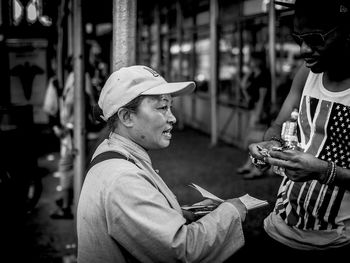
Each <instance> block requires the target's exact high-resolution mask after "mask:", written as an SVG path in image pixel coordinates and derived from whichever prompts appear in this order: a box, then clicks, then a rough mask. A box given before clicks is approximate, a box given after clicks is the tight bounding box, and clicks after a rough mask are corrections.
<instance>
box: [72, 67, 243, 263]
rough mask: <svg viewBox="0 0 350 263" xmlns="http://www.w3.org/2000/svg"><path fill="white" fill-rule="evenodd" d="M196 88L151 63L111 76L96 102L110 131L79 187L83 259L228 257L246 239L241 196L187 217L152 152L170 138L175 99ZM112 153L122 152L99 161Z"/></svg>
mask: <svg viewBox="0 0 350 263" xmlns="http://www.w3.org/2000/svg"><path fill="white" fill-rule="evenodd" d="M194 88H195V84H194V82H176V83H168V82H167V81H165V80H164V79H163V78H162V77H161V76H160V75H159V74H158V73H157V72H155V71H154V70H152V69H150V68H148V67H145V66H131V67H124V68H121V69H120V70H118V71H116V72H114V73H112V74H111V76H110V77H109V78H108V80H107V81H106V83H105V85H104V87H103V89H102V91H101V94H100V98H99V102H98V104H99V106H100V108H101V110H102V112H101V115H102V116H101V117H102V118H103V119H104V120H105V121H106V122H107V124H108V126H109V128H110V131H111V132H110V134H109V137H108V139H106V140H104V141H103V142H102V143H101V144H100V145H99V146H98V148H97V149H96V151H95V153H94V155H93V161H92V163H91V164H90V169H89V170H88V173H87V176H86V178H85V181H84V185H83V188H82V191H81V195H80V200H79V204H78V211H77V232H78V262H84V263H88V262H118V263H122V262H199V261H200V262H223V261H224V260H226V259H227V258H228V257H229V256H231V255H232V254H233V253H234V252H236V251H237V250H238V249H239V248H241V247H242V246H243V245H244V235H243V230H242V222H243V221H244V219H245V216H246V208H245V206H244V205H243V204H242V203H241V202H240V201H239V200H238V199H229V200H227V201H225V202H223V203H222V204H220V205H219V206H218V207H217V208H216V209H215V210H213V211H212V212H210V213H208V214H207V215H205V216H203V217H201V218H200V219H198V220H195V221H191V222H189V220H188V219H189V218H185V214H184V213H183V211H182V209H181V207H180V205H179V203H178V201H177V199H176V197H175V196H174V194H173V193H172V191H171V190H170V189H169V188H168V187H167V185H166V184H165V182H164V181H163V180H162V178H161V176H160V175H159V174H158V173H157V171H155V170H154V168H153V167H152V162H151V160H150V157H149V155H148V153H147V152H148V150H154V149H162V148H165V147H167V146H168V145H169V144H170V140H171V137H172V134H171V130H172V128H173V125H174V124H175V122H176V118H175V117H174V115H173V114H172V112H171V104H172V97H174V96H180V95H184V94H188V93H190V92H192V91H193V90H194ZM111 152H112V154H116V152H117V153H119V157H114V158H113V157H110V158H108V157H107V158H105V157H104V159H103V157H102V159H101V156H103V155H105V156H106V154H111ZM99 158H100V160H98V159H99ZM111 158H112V159H111Z"/></svg>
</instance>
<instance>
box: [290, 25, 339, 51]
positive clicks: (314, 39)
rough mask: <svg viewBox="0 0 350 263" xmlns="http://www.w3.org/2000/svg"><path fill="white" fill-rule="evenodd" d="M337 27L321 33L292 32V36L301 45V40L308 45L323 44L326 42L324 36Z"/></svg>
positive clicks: (316, 45) (317, 45)
mask: <svg viewBox="0 0 350 263" xmlns="http://www.w3.org/2000/svg"><path fill="white" fill-rule="evenodd" d="M337 28H338V27H335V28H333V29H331V30H329V31H328V32H326V33H324V34H322V33H306V34H296V33H292V37H293V38H294V41H295V42H296V43H297V44H298V45H299V46H301V45H302V44H303V42H305V43H306V44H307V45H308V46H310V47H319V46H324V44H325V43H326V38H327V36H328V35H329V34H331V33H332V32H334V31H335V30H336V29H337Z"/></svg>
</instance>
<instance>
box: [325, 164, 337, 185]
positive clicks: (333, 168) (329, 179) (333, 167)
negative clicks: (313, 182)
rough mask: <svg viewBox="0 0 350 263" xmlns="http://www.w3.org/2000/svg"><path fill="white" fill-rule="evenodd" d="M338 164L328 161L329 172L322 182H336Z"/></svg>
mask: <svg viewBox="0 0 350 263" xmlns="http://www.w3.org/2000/svg"><path fill="white" fill-rule="evenodd" d="M336 167H337V166H336V165H335V163H334V162H331V161H330V162H328V166H327V172H326V176H325V178H324V180H323V181H322V184H327V185H330V184H332V183H333V182H334V178H335V176H336V175H337V168H336Z"/></svg>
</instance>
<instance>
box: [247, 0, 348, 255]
mask: <svg viewBox="0 0 350 263" xmlns="http://www.w3.org/2000/svg"><path fill="white" fill-rule="evenodd" d="M294 9H295V15H294V33H293V37H294V39H295V41H296V42H297V43H298V44H299V45H300V54H301V57H302V58H303V59H304V61H305V63H304V65H302V66H301V68H300V70H299V71H298V73H297V74H296V76H295V78H294V80H293V83H292V87H291V90H290V92H289V94H288V96H287V98H286V100H285V102H284V103H283V105H282V108H281V110H280V112H279V115H278V117H277V118H276V120H275V121H274V123H273V124H272V126H271V127H270V128H269V129H268V130H267V131H266V133H265V135H264V141H263V142H260V143H254V144H251V145H250V146H249V150H250V153H251V155H252V157H253V158H255V159H258V160H261V161H264V162H265V163H267V164H270V166H278V167H282V168H284V169H285V170H284V175H283V176H282V178H281V185H280V188H279V190H278V193H277V198H276V203H275V207H274V209H273V211H272V212H271V213H270V214H269V215H268V216H267V217H266V219H265V220H264V229H265V232H266V234H267V235H265V236H264V237H263V238H264V242H261V239H260V240H259V239H257V240H259V241H258V242H259V244H256V245H255V246H254V251H255V250H256V249H258V250H259V249H262V250H264V253H263V254H265V255H269V260H271V255H272V254H269V253H266V252H267V251H269V250H272V251H273V252H274V253H277V254H278V255H282V257H286V256H287V257H291V258H297V259H298V261H299V262H300V261H304V260H305V261H307V260H310V259H322V260H326V259H335V258H341V257H342V255H343V258H345V255H348V254H349V251H350V245H349V244H350V0H343V1H342V0H332V1H330V0H329V1H319V0H296V1H295V4H294ZM293 108H298V109H299V117H298V137H299V142H300V145H301V147H302V150H288V149H285V148H283V147H282V149H281V148H273V147H274V146H275V147H281V146H283V145H282V144H283V141H282V140H281V137H280V136H281V127H282V124H283V122H284V121H286V120H287V119H288V118H289V116H290V113H291V112H292V110H293ZM259 148H260V149H261V148H266V149H268V150H269V152H268V153H269V154H268V155H265V156H264V155H262V154H261V153H260V151H259ZM246 249H247V250H249V243H248V242H247V247H246ZM272 251H271V252H272ZM273 252H272V253H273ZM247 254H249V253H247ZM250 254H252V253H250ZM254 254H256V253H254ZM259 255H262V254H259ZM283 255H284V256H283ZM293 256H296V257H293ZM274 258H275V260H276V261H281V259H282V258H281V257H280V256H276V257H274ZM272 260H273V259H272ZM270 262H271V261H270Z"/></svg>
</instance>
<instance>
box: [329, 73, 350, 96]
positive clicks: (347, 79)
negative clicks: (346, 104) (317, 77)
mask: <svg viewBox="0 0 350 263" xmlns="http://www.w3.org/2000/svg"><path fill="white" fill-rule="evenodd" d="M323 85H324V87H325V88H326V89H327V90H329V91H334V92H339V91H343V90H347V89H349V88H350V74H349V71H347V72H339V71H337V72H334V71H326V72H325V73H324V76H323Z"/></svg>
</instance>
